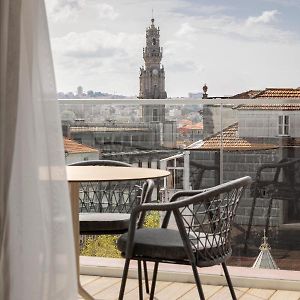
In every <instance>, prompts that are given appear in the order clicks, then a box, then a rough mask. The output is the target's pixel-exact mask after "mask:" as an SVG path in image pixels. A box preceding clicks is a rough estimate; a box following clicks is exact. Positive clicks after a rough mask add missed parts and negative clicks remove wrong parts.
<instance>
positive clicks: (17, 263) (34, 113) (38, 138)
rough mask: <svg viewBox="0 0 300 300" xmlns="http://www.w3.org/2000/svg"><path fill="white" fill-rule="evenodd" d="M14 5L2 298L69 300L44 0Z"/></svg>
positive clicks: (63, 186)
mask: <svg viewBox="0 0 300 300" xmlns="http://www.w3.org/2000/svg"><path fill="white" fill-rule="evenodd" d="M0 1H4V2H7V3H8V2H9V1H12V2H13V1H15V0H0ZM21 3H22V5H21V27H20V28H21V31H20V35H21V37H20V69H19V85H18V86H16V88H18V89H19V93H18V107H17V119H16V135H15V145H14V148H13V149H11V151H14V153H13V162H12V174H11V178H10V184H9V194H8V201H7V205H8V254H9V256H8V270H7V274H6V276H8V277H9V298H7V300H20V299H24V300H43V299H51V300H52V299H55V300H59V299H63V300H68V299H72V300H73V299H76V298H77V283H76V263H75V251H74V241H73V232H72V222H71V210H70V202H69V195H68V189H67V182H66V175H65V165H64V150H63V140H62V133H61V125H60V122H59V113H58V103H57V101H56V88H55V79H54V71H53V63H52V57H51V50H50V43H49V35H48V28H47V19H46V13H45V7H44V3H43V0H24V1H22V2H21ZM12 15H13V14H12ZM13 16H14V15H13ZM15 17H17V14H16V15H15ZM9 38H10V39H14V38H16V37H14V36H10V37H9ZM0 50H1V51H3V49H1V48H0ZM1 122H2V121H1ZM0 175H3V172H2V174H0ZM2 246H3V245H2ZM5 300H6V299H5Z"/></svg>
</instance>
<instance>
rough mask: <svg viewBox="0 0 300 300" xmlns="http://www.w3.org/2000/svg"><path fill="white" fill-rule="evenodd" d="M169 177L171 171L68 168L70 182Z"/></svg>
mask: <svg viewBox="0 0 300 300" xmlns="http://www.w3.org/2000/svg"><path fill="white" fill-rule="evenodd" d="M168 175H170V172H169V171H165V170H159V169H150V168H135V167H114V166H67V179H68V181H69V182H79V181H122V180H143V179H154V178H161V177H167V176H168Z"/></svg>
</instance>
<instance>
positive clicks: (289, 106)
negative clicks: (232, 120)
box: [236, 104, 300, 110]
mask: <svg viewBox="0 0 300 300" xmlns="http://www.w3.org/2000/svg"><path fill="white" fill-rule="evenodd" d="M236 109H239V110H300V104H264V105H259V104H248V105H242V106H238V107H237V108H236Z"/></svg>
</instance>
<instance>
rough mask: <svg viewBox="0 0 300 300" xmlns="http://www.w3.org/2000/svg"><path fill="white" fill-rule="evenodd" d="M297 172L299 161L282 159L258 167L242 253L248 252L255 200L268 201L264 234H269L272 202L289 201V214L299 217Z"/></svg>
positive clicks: (299, 192) (299, 191)
mask: <svg viewBox="0 0 300 300" xmlns="http://www.w3.org/2000/svg"><path fill="white" fill-rule="evenodd" d="M299 172H300V159H286V158H284V159H282V160H280V161H279V162H278V163H266V164H262V165H261V166H259V168H258V169H257V172H256V176H255V180H254V181H253V183H252V185H251V188H250V191H251V196H252V197H253V200H252V206H251V211H250V216H249V222H248V227H247V231H246V235H245V245H244V251H245V252H246V253H247V251H248V243H249V239H250V233H251V228H252V222H253V217H254V211H255V208H256V200H257V198H263V199H268V201H269V205H268V210H267V215H266V216H265V219H266V223H265V232H266V236H268V233H269V223H270V217H271V209H272V204H273V200H282V201H289V202H290V203H291V205H290V206H291V207H290V213H291V214H292V215H293V216H294V217H296V218H298V216H299V209H300V208H299V199H300V188H299Z"/></svg>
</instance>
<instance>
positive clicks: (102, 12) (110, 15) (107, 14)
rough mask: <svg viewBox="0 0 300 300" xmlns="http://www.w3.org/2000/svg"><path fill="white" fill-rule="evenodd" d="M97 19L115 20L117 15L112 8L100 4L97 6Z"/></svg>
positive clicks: (105, 4)
mask: <svg viewBox="0 0 300 300" xmlns="http://www.w3.org/2000/svg"><path fill="white" fill-rule="evenodd" d="M97 8H98V14H99V17H100V18H102V19H109V20H115V19H116V18H117V17H118V16H119V13H117V12H116V11H115V9H114V7H113V6H111V5H109V4H107V3H102V4H98V5H97Z"/></svg>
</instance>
